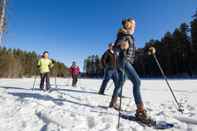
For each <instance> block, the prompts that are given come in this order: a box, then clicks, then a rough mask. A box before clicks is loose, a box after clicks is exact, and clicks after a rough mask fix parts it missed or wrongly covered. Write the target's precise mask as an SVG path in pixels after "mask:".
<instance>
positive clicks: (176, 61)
mask: <svg viewBox="0 0 197 131" xmlns="http://www.w3.org/2000/svg"><path fill="white" fill-rule="evenodd" d="M192 18H193V20H192V21H191V22H190V23H189V24H187V23H182V24H181V25H180V26H179V27H178V28H176V29H175V30H174V31H173V32H167V33H166V34H165V35H164V36H163V37H162V38H161V40H154V39H152V40H150V41H149V42H147V43H145V46H144V48H139V49H137V51H136V60H135V63H134V67H135V69H136V70H137V72H138V73H139V75H140V76H141V77H159V76H161V73H160V71H159V69H158V67H157V65H156V62H155V61H154V59H153V57H152V56H149V55H148V53H147V51H148V48H149V47H150V46H154V47H155V48H156V49H157V52H156V55H157V57H158V60H159V62H160V64H161V65H162V67H163V69H164V71H165V73H166V74H167V75H168V76H172V77H173V76H175V77H177V76H187V77H190V76H194V75H197V11H196V13H195V15H194V16H193V17H192ZM84 65H85V70H86V74H87V76H92V74H95V73H97V76H102V73H103V68H101V62H100V58H99V57H98V56H96V62H95V57H93V56H90V57H88V58H87V59H86V60H85V61H84Z"/></svg>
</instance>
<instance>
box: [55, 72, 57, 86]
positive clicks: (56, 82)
mask: <svg viewBox="0 0 197 131" xmlns="http://www.w3.org/2000/svg"><path fill="white" fill-rule="evenodd" d="M55 88H57V79H56V75H55Z"/></svg>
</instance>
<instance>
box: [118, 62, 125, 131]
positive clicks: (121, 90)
mask: <svg viewBox="0 0 197 131" xmlns="http://www.w3.org/2000/svg"><path fill="white" fill-rule="evenodd" d="M123 68H125V64H123ZM122 73H123V77H124V81H125V72H124V69H122ZM119 84H120V83H119ZM122 93H123V84H122V83H121V89H120V109H119V114H118V128H119V127H120V117H121V108H122Z"/></svg>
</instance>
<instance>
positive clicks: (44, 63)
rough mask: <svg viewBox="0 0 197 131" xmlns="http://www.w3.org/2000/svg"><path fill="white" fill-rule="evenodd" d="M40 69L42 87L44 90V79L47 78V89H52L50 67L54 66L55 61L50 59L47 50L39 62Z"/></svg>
mask: <svg viewBox="0 0 197 131" xmlns="http://www.w3.org/2000/svg"><path fill="white" fill-rule="evenodd" d="M37 66H38V68H39V71H40V78H41V81H40V89H41V90H44V81H45V80H46V90H49V89H50V78H49V73H50V69H52V68H53V66H54V61H53V60H50V59H49V55H48V51H45V52H44V53H43V55H42V58H41V59H39V61H38V64H37Z"/></svg>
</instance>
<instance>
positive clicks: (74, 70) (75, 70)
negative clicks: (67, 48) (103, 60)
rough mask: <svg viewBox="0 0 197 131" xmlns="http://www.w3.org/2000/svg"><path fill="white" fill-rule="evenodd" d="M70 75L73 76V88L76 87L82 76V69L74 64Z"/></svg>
mask: <svg viewBox="0 0 197 131" xmlns="http://www.w3.org/2000/svg"><path fill="white" fill-rule="evenodd" d="M70 73H71V75H72V79H73V80H72V86H73V87H76V86H77V82H78V77H79V75H80V68H79V67H78V66H77V65H76V62H75V61H73V62H72V66H71V67H70Z"/></svg>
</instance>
